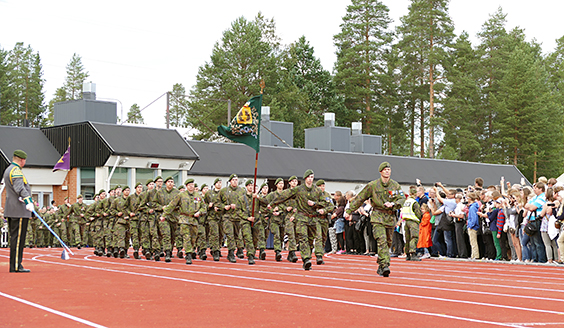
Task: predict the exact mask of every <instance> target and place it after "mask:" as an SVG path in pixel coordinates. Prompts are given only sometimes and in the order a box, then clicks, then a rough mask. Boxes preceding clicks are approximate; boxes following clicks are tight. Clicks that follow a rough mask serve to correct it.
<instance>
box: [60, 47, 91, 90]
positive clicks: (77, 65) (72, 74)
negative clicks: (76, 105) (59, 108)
mask: <svg viewBox="0 0 564 328" xmlns="http://www.w3.org/2000/svg"><path fill="white" fill-rule="evenodd" d="M88 76H90V75H89V74H88V72H87V71H85V70H84V65H83V64H82V58H81V57H80V56H79V55H77V54H76V53H75V54H73V55H72V58H71V61H70V62H69V63H68V64H67V77H66V78H65V84H64V86H63V87H64V88H65V91H66V94H67V96H68V99H67V100H76V99H81V98H82V85H83V84H84V81H86V79H87V78H88Z"/></svg>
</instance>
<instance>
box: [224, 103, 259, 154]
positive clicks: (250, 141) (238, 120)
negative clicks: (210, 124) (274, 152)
mask: <svg viewBox="0 0 564 328" xmlns="http://www.w3.org/2000/svg"><path fill="white" fill-rule="evenodd" d="M261 107H262V94H261V95H259V96H254V97H253V98H251V99H250V100H249V101H247V103H246V104H245V105H244V106H243V107H242V108H241V109H240V110H239V112H238V113H237V116H235V117H234V118H233V119H232V120H231V124H229V126H228V127H227V126H224V125H220V126H218V127H217V132H219V134H221V135H222V136H224V137H226V138H229V139H231V140H233V141H235V142H239V143H242V144H245V145H247V146H249V147H251V148H253V149H254V150H255V151H256V152H257V153H258V152H259V151H260V114H261V112H260V111H261Z"/></svg>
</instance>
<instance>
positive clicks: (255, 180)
mask: <svg viewBox="0 0 564 328" xmlns="http://www.w3.org/2000/svg"><path fill="white" fill-rule="evenodd" d="M264 87H265V83H264V79H261V80H260V94H261V95H262V93H263V91H264ZM261 102H262V101H261ZM259 122H260V121H259ZM258 128H259V131H260V125H259V126H258ZM259 135H260V134H259ZM259 147H260V142H259ZM258 154H259V153H258V151H257V152H256V155H255V177H254V179H253V194H254V193H256V192H257V167H258ZM254 215H255V197H254V196H253V205H252V207H251V216H254ZM255 220H256V218H255ZM251 226H254V222H252V223H251Z"/></svg>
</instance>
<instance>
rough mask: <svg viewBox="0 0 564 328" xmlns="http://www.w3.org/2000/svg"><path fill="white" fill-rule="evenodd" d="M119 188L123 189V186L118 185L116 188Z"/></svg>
mask: <svg viewBox="0 0 564 328" xmlns="http://www.w3.org/2000/svg"><path fill="white" fill-rule="evenodd" d="M118 188H119V189H123V188H122V187H121V185H117V186H116V187H115V188H114V189H118Z"/></svg>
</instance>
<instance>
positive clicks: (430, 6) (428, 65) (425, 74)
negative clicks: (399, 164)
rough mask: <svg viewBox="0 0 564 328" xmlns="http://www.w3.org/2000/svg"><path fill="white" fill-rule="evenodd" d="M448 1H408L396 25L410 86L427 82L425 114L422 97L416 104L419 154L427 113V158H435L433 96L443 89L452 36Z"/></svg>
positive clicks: (435, 106)
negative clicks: (405, 12)
mask: <svg viewBox="0 0 564 328" xmlns="http://www.w3.org/2000/svg"><path fill="white" fill-rule="evenodd" d="M448 3H449V1H448V0H412V1H411V5H410V6H409V12H408V14H407V15H406V16H404V17H402V18H401V21H402V25H401V26H400V27H399V28H398V32H399V33H400V34H401V36H400V41H399V44H398V47H399V48H400V49H401V51H402V52H403V54H404V56H406V57H407V58H408V59H409V62H413V63H414V64H415V65H414V66H412V69H409V71H411V72H410V73H408V74H406V75H407V76H408V77H410V80H411V84H413V86H414V87H415V86H416V85H417V84H418V85H419V86H420V87H424V86H425V85H426V84H427V83H428V87H429V88H428V99H429V101H428V114H427V110H426V105H425V103H424V102H423V99H418V100H419V101H418V103H419V109H420V129H421V130H420V131H421V132H420V134H421V156H424V148H423V144H424V140H425V139H424V133H425V130H424V128H423V125H424V124H425V117H426V116H428V118H429V123H428V124H429V149H428V153H429V156H430V157H431V158H434V157H435V127H436V126H437V122H436V119H435V116H436V115H437V114H440V113H439V112H438V111H439V110H440V107H439V106H437V103H438V102H437V98H436V97H437V94H438V93H440V92H441V91H442V90H443V89H444V82H445V81H444V65H445V61H446V60H447V58H448V51H449V50H450V48H451V46H452V45H451V44H452V40H453V39H454V26H453V23H452V20H451V19H450V17H449V15H448ZM406 62H407V61H406ZM419 95H421V93H419ZM414 100H415V99H414Z"/></svg>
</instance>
